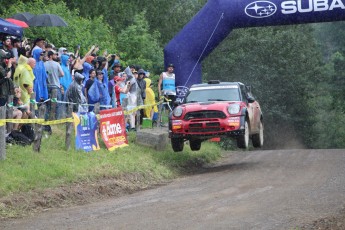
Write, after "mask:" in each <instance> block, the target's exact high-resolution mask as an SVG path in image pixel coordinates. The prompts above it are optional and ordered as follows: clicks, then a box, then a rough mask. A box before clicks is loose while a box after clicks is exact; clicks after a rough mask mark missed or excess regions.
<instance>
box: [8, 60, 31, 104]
mask: <svg viewBox="0 0 345 230" xmlns="http://www.w3.org/2000/svg"><path fill="white" fill-rule="evenodd" d="M35 66H36V60H35V59H34V58H27V57H25V56H23V55H21V56H20V57H19V59H18V66H17V68H16V71H15V72H14V77H13V82H14V83H15V84H16V85H17V86H19V87H20V89H21V97H20V100H21V101H22V102H23V104H24V105H28V106H30V97H31V94H32V93H33V87H34V80H35V75H34V73H33V68H35Z"/></svg>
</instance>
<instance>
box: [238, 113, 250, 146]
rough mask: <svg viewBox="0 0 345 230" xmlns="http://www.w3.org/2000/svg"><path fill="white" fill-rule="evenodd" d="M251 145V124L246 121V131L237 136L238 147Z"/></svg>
mask: <svg viewBox="0 0 345 230" xmlns="http://www.w3.org/2000/svg"><path fill="white" fill-rule="evenodd" d="M248 145H249V125H248V121H247V120H246V121H245V122H244V133H243V134H241V135H240V136H239V137H238V138H237V147H239V148H242V149H247V148H248Z"/></svg>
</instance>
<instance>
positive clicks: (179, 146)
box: [171, 138, 184, 152]
mask: <svg viewBox="0 0 345 230" xmlns="http://www.w3.org/2000/svg"><path fill="white" fill-rule="evenodd" d="M171 146H172V148H173V150H174V152H181V151H182V150H183V146H184V140H183V139H182V138H171Z"/></svg>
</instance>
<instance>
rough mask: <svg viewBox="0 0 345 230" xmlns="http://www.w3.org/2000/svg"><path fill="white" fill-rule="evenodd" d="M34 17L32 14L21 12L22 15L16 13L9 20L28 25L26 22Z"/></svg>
mask: <svg viewBox="0 0 345 230" xmlns="http://www.w3.org/2000/svg"><path fill="white" fill-rule="evenodd" d="M33 16H35V15H34V14H31V13H29V12H23V13H16V14H15V15H12V16H11V17H10V18H14V19H17V20H20V21H23V22H26V23H28V21H29V20H30V19H31V18H32V17H33Z"/></svg>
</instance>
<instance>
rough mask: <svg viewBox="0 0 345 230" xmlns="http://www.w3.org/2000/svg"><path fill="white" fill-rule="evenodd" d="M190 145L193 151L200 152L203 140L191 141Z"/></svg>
mask: <svg viewBox="0 0 345 230" xmlns="http://www.w3.org/2000/svg"><path fill="white" fill-rule="evenodd" d="M189 145H190V149H191V150H192V151H199V150H200V148H201V140H190V141H189Z"/></svg>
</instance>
